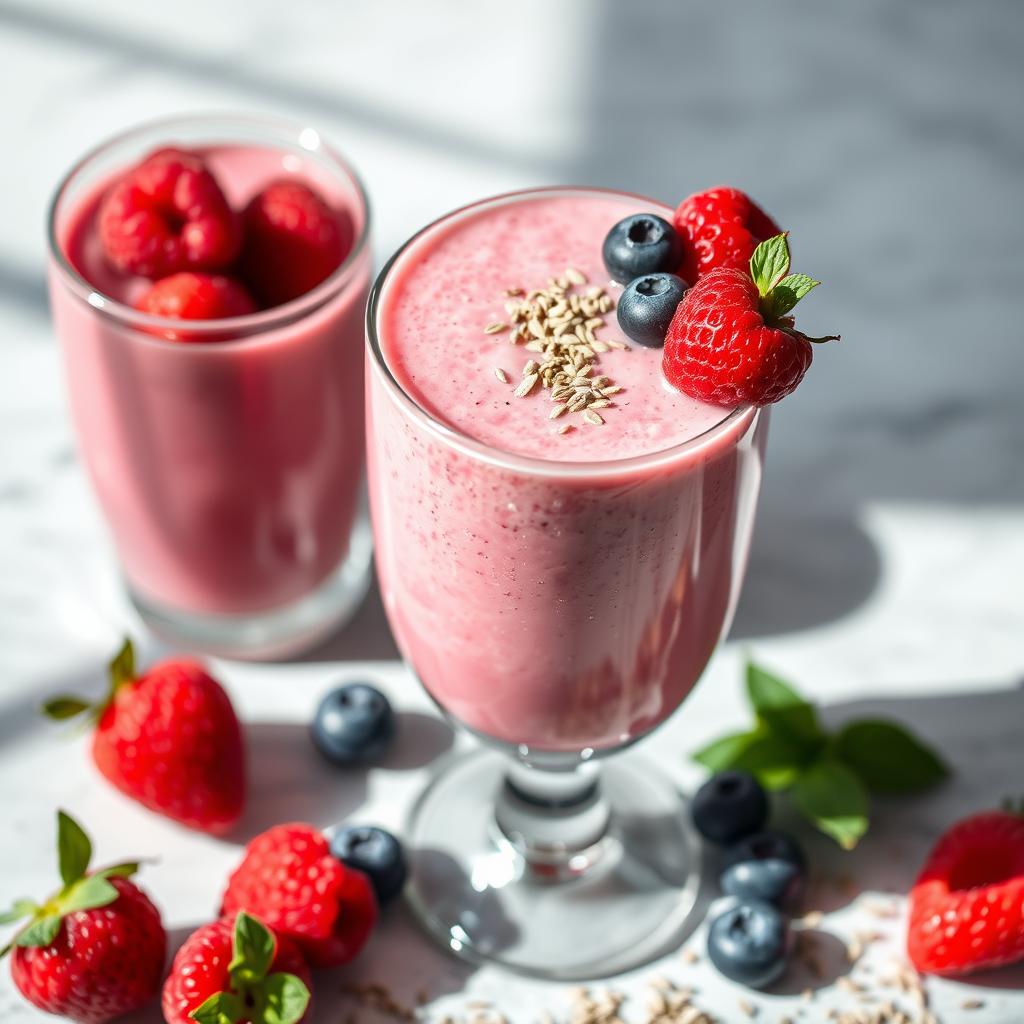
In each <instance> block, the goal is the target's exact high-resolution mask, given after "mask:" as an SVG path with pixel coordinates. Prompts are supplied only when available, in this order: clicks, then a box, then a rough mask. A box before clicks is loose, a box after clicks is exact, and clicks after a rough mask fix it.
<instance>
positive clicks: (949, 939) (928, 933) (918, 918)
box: [907, 811, 1024, 974]
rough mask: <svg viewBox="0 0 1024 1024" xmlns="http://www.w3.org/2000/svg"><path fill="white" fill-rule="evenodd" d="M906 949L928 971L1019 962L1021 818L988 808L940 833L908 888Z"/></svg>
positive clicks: (1023, 894)
mask: <svg viewBox="0 0 1024 1024" xmlns="http://www.w3.org/2000/svg"><path fill="white" fill-rule="evenodd" d="M907 953H908V954H909V956H910V960H911V962H912V963H913V964H914V966H915V967H916V968H917V969H918V970H919V971H925V972H929V973H934V974H966V973H967V972H969V971H976V970H979V969H980V968H983V967H999V966H1001V965H1003V964H1010V963H1015V962H1016V961H1018V960H1024V818H1020V817H1018V816H1017V815H1014V814H1007V813H1005V812H1002V811H989V812H986V813H984V814H976V815H974V816H973V817H970V818H967V819H966V820H965V821H961V822H960V823H959V824H956V825H954V826H953V827H952V828H951V829H950V830H949V831H948V832H946V833H945V835H943V836H942V838H941V839H940V840H939V841H938V843H937V844H936V845H935V848H934V849H933V850H932V852H931V854H930V855H929V857H928V860H927V862H926V863H925V866H924V870H923V871H922V872H921V874H920V875H919V876H918V879H917V881H916V882H915V883H914V887H913V889H911V891H910V922H909V925H908V927H907Z"/></svg>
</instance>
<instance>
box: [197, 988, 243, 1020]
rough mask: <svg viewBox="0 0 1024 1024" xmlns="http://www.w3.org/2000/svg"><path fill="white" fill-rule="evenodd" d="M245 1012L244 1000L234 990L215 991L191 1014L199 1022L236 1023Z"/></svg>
mask: <svg viewBox="0 0 1024 1024" xmlns="http://www.w3.org/2000/svg"><path fill="white" fill-rule="evenodd" d="M244 1013H245V1005H244V1004H243V1003H242V1000H241V999H239V998H238V996H236V995H235V994H234V993H232V992H215V993H214V994H213V995H212V996H210V998H209V999H207V1000H206V1002H204V1003H200V1004H199V1006H197V1007H196V1008H195V1009H194V1010H193V1011H192V1012H191V1013H190V1014H189V1016H190V1017H191V1018H192V1019H193V1020H194V1021H197V1022H198V1024H235V1021H237V1020H241V1018H242V1016H243V1014H244Z"/></svg>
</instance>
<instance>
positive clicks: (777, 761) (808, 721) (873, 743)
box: [693, 664, 949, 849]
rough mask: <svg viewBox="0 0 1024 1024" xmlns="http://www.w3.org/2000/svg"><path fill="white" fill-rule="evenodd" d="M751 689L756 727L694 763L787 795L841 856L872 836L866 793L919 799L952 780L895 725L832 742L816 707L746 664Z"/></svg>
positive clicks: (849, 727)
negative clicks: (742, 774)
mask: <svg viewBox="0 0 1024 1024" xmlns="http://www.w3.org/2000/svg"><path fill="white" fill-rule="evenodd" d="M746 687H747V697H748V699H749V701H750V705H751V707H752V709H753V711H754V715H755V719H756V724H755V727H754V728H753V729H751V730H750V731H748V732H741V733H732V734H731V735H728V736H723V737H722V738H720V739H718V740H715V741H714V742H713V743H710V744H708V745H707V746H706V747H704V748H703V749H701V750H699V751H698V752H697V753H696V754H694V755H693V758H694V760H695V761H698V762H699V763H700V764H703V765H704V766H705V767H706V768H708V769H710V770H711V771H713V772H720V771H725V770H726V769H730V768H735V769H739V770H742V771H746V772H750V774H752V775H754V776H755V777H756V778H757V779H758V781H759V782H760V783H761V785H763V786H764V787H765V788H766V789H769V790H776V791H780V790H788V791H789V792H790V796H791V797H792V800H793V802H794V804H795V805H796V807H797V808H798V809H799V810H800V811H801V813H802V814H803V815H804V816H805V817H806V818H808V820H810V821H811V822H812V823H813V824H814V825H815V826H816V827H817V828H819V829H820V830H821V831H822V832H824V833H825V834H826V835H829V836H831V837H832V838H833V839H835V841H836V842H837V843H839V845H840V846H842V847H843V848H844V849H852V848H853V847H854V846H855V845H856V844H857V842H858V841H859V840H860V838H861V837H862V836H863V835H864V833H865V832H866V831H867V828H868V824H869V793H877V794H896V793H914V792H918V791H920V790H922V789H925V788H927V787H929V786H932V785H934V784H936V783H938V782H940V781H941V780H942V779H944V778H945V777H946V776H947V775H948V774H949V769H948V768H947V767H946V765H945V764H944V763H943V762H942V760H941V759H940V758H939V757H938V755H937V754H936V753H935V752H934V751H933V750H931V749H930V748H929V747H928V746H926V745H925V744H924V743H922V742H921V741H920V740H919V739H917V738H916V737H914V736H913V735H912V734H911V733H909V732H908V731H907V730H906V729H904V728H903V727H902V726H901V725H899V724H897V723H895V722H889V721H886V720H884V719H864V720H861V721H857V722H850V723H847V724H846V725H845V726H843V728H841V729H840V730H839V731H838V733H836V734H835V735H832V734H831V733H829V732H828V731H827V730H826V729H825V728H824V727H823V726H822V725H821V722H820V721H819V719H818V713H817V710H816V709H815V707H814V705H813V704H811V703H810V702H809V701H807V700H805V699H804V698H803V697H801V696H800V694H798V693H797V692H796V690H794V689H793V687H791V686H790V685H789V684H788V683H785V682H783V681H782V680H781V679H779V678H778V677H777V676H774V675H772V674H771V673H770V672H767V671H766V670H765V669H763V668H761V667H759V666H757V665H754V664H749V665H748V666H747V678H746Z"/></svg>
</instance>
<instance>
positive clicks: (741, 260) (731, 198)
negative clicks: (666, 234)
mask: <svg viewBox="0 0 1024 1024" xmlns="http://www.w3.org/2000/svg"><path fill="white" fill-rule="evenodd" d="M675 227H676V231H678V232H679V236H680V238H681V239H682V241H683V265H682V268H681V269H680V271H679V275H680V277H682V278H683V280H685V281H687V282H688V283H689V284H696V282H697V280H698V279H699V278H700V277H701V275H702V274H706V273H708V271H710V270H715V269H716V268H719V267H729V268H731V269H733V270H744V269H746V266H747V263H748V262H749V260H750V257H751V256H753V254H754V249H755V248H756V247H757V246H758V244H759V243H760V242H764V241H766V240H767V239H769V238H771V237H773V236H774V235H777V234H779V228H778V226H777V225H776V224H775V222H774V221H773V220H772V219H771V217H769V216H768V215H767V214H766V213H765V212H764V211H763V210H762V209H761V208H760V207H759V206H758V205H757V204H756V203H755V202H754V201H753V200H752V199H751V198H750V196H748V195H747V194H746V193H744V192H741V191H740V190H739V189H738V188H727V187H725V186H721V187H719V188H711V189H708V190H707V191H706V192H698V193H697V194H696V195H692V196H690V197H689V198H688V199H684V200H683V201H682V202H681V203H680V204H679V208H678V209H677V210H676V215H675Z"/></svg>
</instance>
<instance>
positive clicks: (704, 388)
mask: <svg viewBox="0 0 1024 1024" xmlns="http://www.w3.org/2000/svg"><path fill="white" fill-rule="evenodd" d="M765 253H768V254H769V255H768V257H766V258H762V257H764V254H765ZM773 255H774V259H772V258H771V257H772V256H773ZM751 266H752V268H753V269H752V270H746V271H742V270H732V269H728V268H719V269H716V270H711V271H708V272H707V273H706V274H704V275H703V276H702V277H701V279H700V280H699V281H698V282H697V283H696V284H695V285H694V286H693V287H692V288H691V289H690V290H689V291H688V292H687V293H686V295H685V296H684V298H683V300H682V302H680V303H679V306H678V308H677V309H676V312H675V316H674V317H673V318H672V322H671V323H670V324H669V328H668V333H667V335H666V337H665V351H664V354H663V357H662V369H663V371H664V374H665V377H666V378H667V379H668V381H669V383H670V384H672V385H673V386H674V387H676V388H678V389H679V390H680V391H682V392H683V393H684V394H687V395H689V396H690V397H691V398H696V399H698V400H700V401H703V402H711V403H713V404H715V405H723V406H735V405H740V404H742V403H748V402H749V403H751V404H753V405H768V404H769V403H771V402H777V401H779V399H780V398H784V397H785V396H786V395H788V394H789V393H790V392H791V391H792V390H793V389H794V388H795V387H796V386H797V385H798V384H799V383H800V381H801V380H802V379H803V376H804V374H805V373H806V372H807V368H808V367H809V366H810V365H811V342H810V339H808V338H807V337H806V336H805V335H803V334H801V333H800V332H799V331H798V330H796V328H795V326H794V324H793V318H792V317H790V316H788V315H787V314H788V312H789V311H790V310H791V309H792V308H793V306H795V305H796V303H797V301H798V300H799V299H800V297H801V296H803V295H806V294H807V292H808V291H810V290H811V288H813V287H814V286H815V285H816V284H817V283H818V282H816V281H812V280H811V279H810V278H809V277H807V276H806V275H803V274H793V275H790V276H787V273H788V270H789V247H788V245H787V243H786V236H785V235H778V236H776V237H775V238H772V239H769V240H768V241H767V242H765V243H763V244H762V245H761V246H759V247H758V249H757V250H756V251H755V255H754V256H753V257H752V258H751ZM754 273H756V274H757V280H756V281H755V279H754V277H753V276H752V275H753V274H754ZM814 340H815V341H825V340H830V339H824V338H821V339H814Z"/></svg>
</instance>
